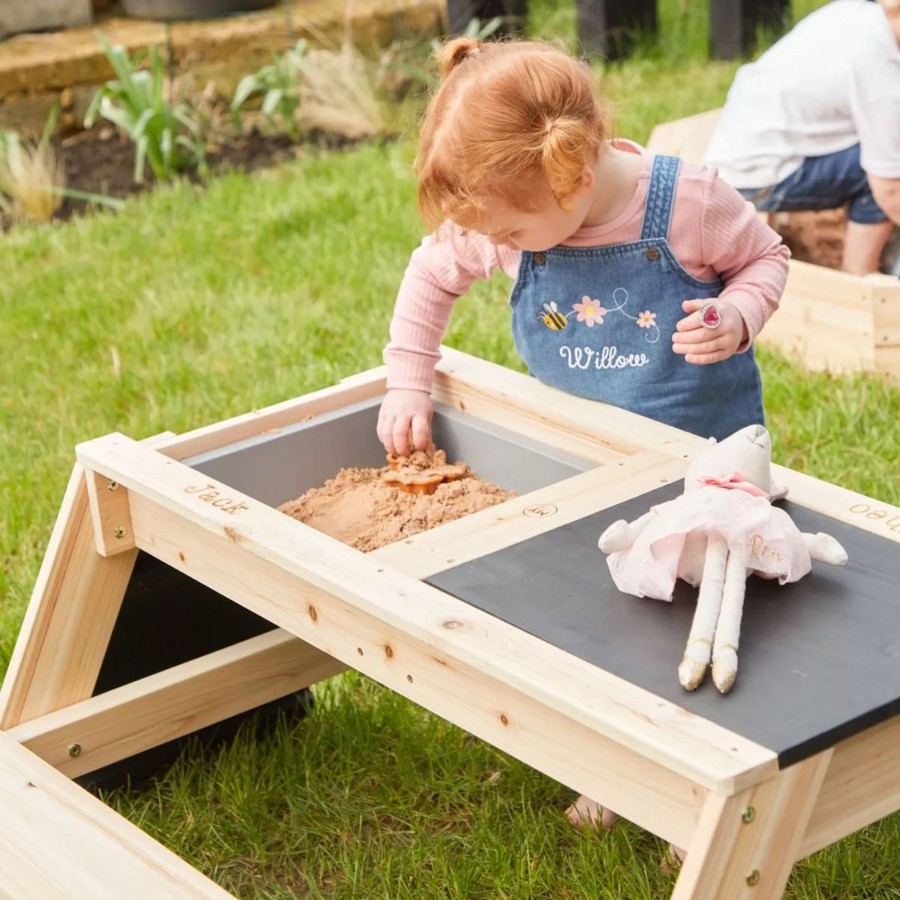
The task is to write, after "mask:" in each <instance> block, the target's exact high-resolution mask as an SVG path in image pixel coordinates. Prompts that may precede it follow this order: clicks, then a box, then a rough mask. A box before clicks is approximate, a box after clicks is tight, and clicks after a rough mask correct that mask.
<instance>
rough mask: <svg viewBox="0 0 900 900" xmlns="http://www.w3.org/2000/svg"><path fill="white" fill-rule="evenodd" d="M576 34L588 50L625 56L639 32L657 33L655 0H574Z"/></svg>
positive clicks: (615, 56) (609, 55)
mask: <svg viewBox="0 0 900 900" xmlns="http://www.w3.org/2000/svg"><path fill="white" fill-rule="evenodd" d="M577 10H578V37H579V39H580V41H581V46H582V48H583V49H584V50H585V52H587V53H592V54H599V55H600V56H605V57H606V58H607V59H621V58H622V57H624V56H628V54H629V53H630V52H631V49H632V46H633V44H634V38H635V35H636V34H637V33H638V32H644V33H647V34H656V26H657V17H656V0H577Z"/></svg>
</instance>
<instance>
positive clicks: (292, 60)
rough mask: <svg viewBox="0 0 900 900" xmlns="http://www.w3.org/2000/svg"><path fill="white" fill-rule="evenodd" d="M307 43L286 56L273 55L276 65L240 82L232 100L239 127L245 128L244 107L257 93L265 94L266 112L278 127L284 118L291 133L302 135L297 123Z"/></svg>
mask: <svg viewBox="0 0 900 900" xmlns="http://www.w3.org/2000/svg"><path fill="white" fill-rule="evenodd" d="M306 52H307V43H306V41H304V40H303V39H300V40H298V41H297V43H296V44H295V45H294V46H293V47H291V48H290V49H289V50H285V51H284V52H283V53H276V54H273V57H272V63H271V64H270V65H268V66H263V67H262V68H261V69H258V70H257V71H256V72H251V73H250V74H249V75H245V76H244V77H243V78H242V79H241V80H240V81H239V82H238V86H237V88H236V89H235V91H234V97H233V98H232V100H231V112H232V115H233V116H234V121H235V126H236V127H237V128H238V130H239V131H241V130H243V129H242V128H241V119H240V110H241V107H242V106H243V105H244V104H245V103H246V102H247V100H249V99H250V97H252V96H253V95H254V94H263V101H262V107H261V110H262V113H263V115H264V116H265V117H266V118H267V119H268V120H269V121H270V122H272V123H273V124H274V122H275V119H276V117H277V118H279V119H281V121H282V122H283V124H284V127H285V129H286V130H287V132H288V133H289V134H290V135H291V136H292V137H294V138H296V137H298V136H299V130H298V127H297V121H296V117H295V116H296V112H297V108H298V107H299V106H300V79H301V76H302V74H303V71H304V69H305V68H306Z"/></svg>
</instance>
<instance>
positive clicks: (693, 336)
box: [672, 300, 749, 366]
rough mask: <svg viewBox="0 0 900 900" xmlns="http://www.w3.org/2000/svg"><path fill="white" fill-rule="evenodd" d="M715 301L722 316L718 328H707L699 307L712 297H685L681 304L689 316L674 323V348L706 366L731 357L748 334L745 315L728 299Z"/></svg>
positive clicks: (700, 364) (689, 359)
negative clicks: (699, 298) (700, 298)
mask: <svg viewBox="0 0 900 900" xmlns="http://www.w3.org/2000/svg"><path fill="white" fill-rule="evenodd" d="M715 302H716V306H717V307H718V310H719V316H720V317H721V319H722V324H721V325H719V327H718V328H706V327H704V326H703V325H702V324H701V323H700V316H699V312H700V309H701V308H702V307H703V305H704V304H706V303H709V300H685V301H684V303H682V304H681V308H682V309H683V310H684V311H685V312H686V313H689V315H688V316H685V318H683V319H682V320H681V321H680V322H678V324H677V325H676V326H675V334H673V335H672V349H673V350H674V351H675V353H681V354H682V355H683V356H684V358H685V360H686V361H687V362H689V363H695V364H696V365H698V366H704V365H707V364H709V363H716V362H721V361H722V360H723V359H728V357H729V356H733V355H734V352H735V351H736V350H737V348H738V347H740V346H741V344H742V343H743V342H744V341H746V340H747V338H748V337H749V335H748V334H747V331H746V326H745V324H744V318H743V316H742V315H741V314H740V313H739V312H738V311H737V310H736V309H735V308H734V307H733V306H732V305H731V304H730V303H729V302H728V301H727V300H717V301H715Z"/></svg>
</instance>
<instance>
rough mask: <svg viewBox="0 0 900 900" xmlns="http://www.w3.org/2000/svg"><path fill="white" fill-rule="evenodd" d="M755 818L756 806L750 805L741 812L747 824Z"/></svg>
mask: <svg viewBox="0 0 900 900" xmlns="http://www.w3.org/2000/svg"><path fill="white" fill-rule="evenodd" d="M755 818H756V808H755V807H753V806H748V807H747V808H746V809H745V810H744V811H743V812H742V813H741V819H742V820H743V821H744V824H745V825H749V824H750V823H751V822H752V821H753V820H754V819H755Z"/></svg>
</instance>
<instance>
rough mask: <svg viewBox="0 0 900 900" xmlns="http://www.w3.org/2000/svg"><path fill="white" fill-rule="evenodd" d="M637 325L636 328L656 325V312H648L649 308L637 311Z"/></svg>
mask: <svg viewBox="0 0 900 900" xmlns="http://www.w3.org/2000/svg"><path fill="white" fill-rule="evenodd" d="M637 325H638V328H653V326H654V325H656V313H655V312H650V310H649V309H646V310H644V312H642V313H638V317H637Z"/></svg>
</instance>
